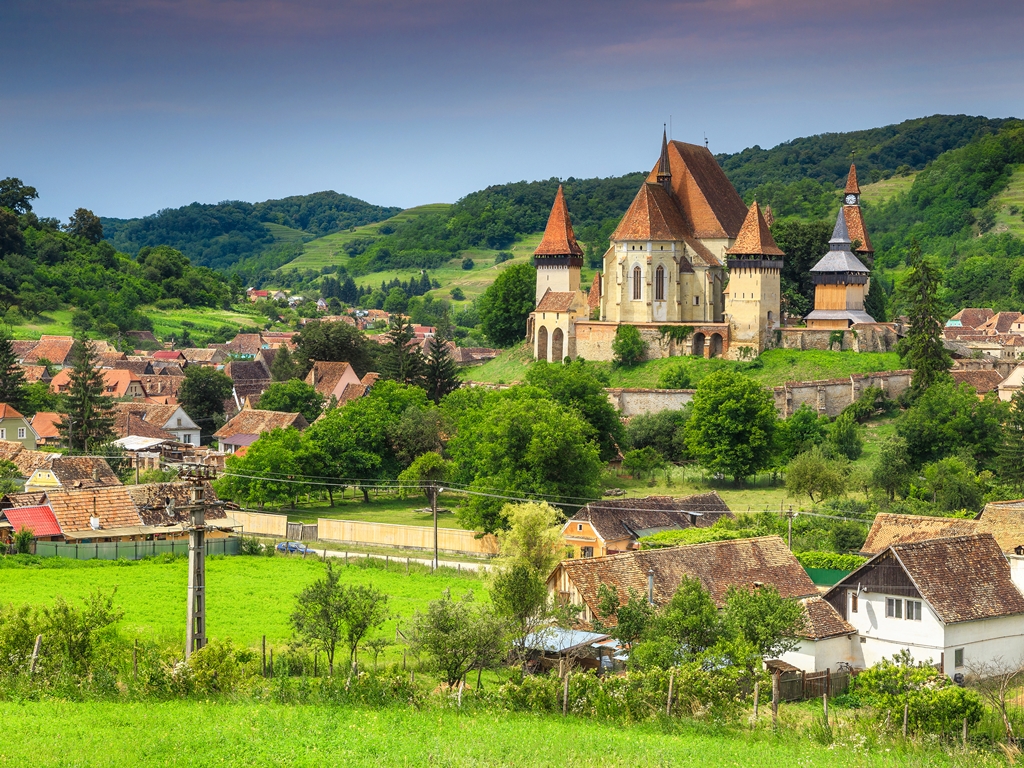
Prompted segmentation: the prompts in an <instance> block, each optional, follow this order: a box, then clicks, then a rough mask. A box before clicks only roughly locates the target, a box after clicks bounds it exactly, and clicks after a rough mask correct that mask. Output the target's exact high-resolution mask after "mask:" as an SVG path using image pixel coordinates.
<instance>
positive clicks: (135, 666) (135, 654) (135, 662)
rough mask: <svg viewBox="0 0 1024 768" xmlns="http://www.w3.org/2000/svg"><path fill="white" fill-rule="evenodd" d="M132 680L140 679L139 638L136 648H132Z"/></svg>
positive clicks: (136, 640) (136, 639) (136, 641)
mask: <svg viewBox="0 0 1024 768" xmlns="http://www.w3.org/2000/svg"><path fill="white" fill-rule="evenodd" d="M132 678H133V679H135V680H138V679H139V638H135V647H134V648H132Z"/></svg>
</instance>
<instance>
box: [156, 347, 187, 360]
mask: <svg viewBox="0 0 1024 768" xmlns="http://www.w3.org/2000/svg"><path fill="white" fill-rule="evenodd" d="M153 359H154V360H184V359H185V356H184V355H183V354H181V352H179V351H178V350H176V349H158V350H157V351H156V352H154V353H153Z"/></svg>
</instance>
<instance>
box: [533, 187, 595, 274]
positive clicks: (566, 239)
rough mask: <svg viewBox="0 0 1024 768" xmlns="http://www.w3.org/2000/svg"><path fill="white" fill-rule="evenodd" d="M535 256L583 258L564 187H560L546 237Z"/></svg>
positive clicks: (546, 228) (545, 230) (549, 217)
mask: <svg viewBox="0 0 1024 768" xmlns="http://www.w3.org/2000/svg"><path fill="white" fill-rule="evenodd" d="M533 254H534V256H580V257H582V256H583V249H582V248H581V247H580V244H579V243H577V242H576V235H575V234H574V233H573V231H572V221H571V219H570V218H569V206H567V205H566V204H565V195H564V194H562V185H561V184H559V185H558V192H556V193H555V202H554V204H553V205H552V206H551V213H550V214H549V215H548V223H547V226H546V227H545V228H544V237H542V238H541V241H540V245H538V246H537V250H535V251H534V252H533Z"/></svg>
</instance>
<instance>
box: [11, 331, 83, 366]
mask: <svg viewBox="0 0 1024 768" xmlns="http://www.w3.org/2000/svg"><path fill="white" fill-rule="evenodd" d="M74 343H75V340H74V339H73V338H71V337H70V336H40V337H39V343H38V344H36V345H35V346H34V347H33V348H32V350H31V351H30V352H27V353H26V354H25V357H24V358H23V362H26V363H37V362H39V361H40V360H49V361H50V362H51V363H53V364H54V365H64V364H65V363H66V362H67V360H68V357H70V355H71V347H72V345H73V344H74Z"/></svg>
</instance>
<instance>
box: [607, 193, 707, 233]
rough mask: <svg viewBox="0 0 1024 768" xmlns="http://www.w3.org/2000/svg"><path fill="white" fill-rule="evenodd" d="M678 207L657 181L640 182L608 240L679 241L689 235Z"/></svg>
mask: <svg viewBox="0 0 1024 768" xmlns="http://www.w3.org/2000/svg"><path fill="white" fill-rule="evenodd" d="M689 230H690V228H689V227H688V226H687V224H686V220H685V219H684V218H683V215H682V212H681V211H680V210H679V206H678V204H677V203H676V201H675V200H673V199H672V196H671V195H670V194H669V193H668V191H667V190H666V189H665V187H663V186H662V185H661V184H658V183H657V182H652V181H648V182H645V183H644V184H643V185H641V187H640V190H639V191H638V192H637V193H636V197H634V198H633V202H632V203H631V204H630V206H629V209H628V210H627V211H626V215H625V216H623V217H622V221H620V222H619V226H618V227H616V228H615V231H614V232H613V233H612V238H611V239H612V240H682V239H684V238H685V237H686V236H687V235H689V234H690V231H689Z"/></svg>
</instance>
